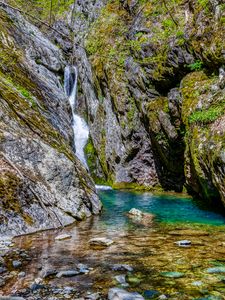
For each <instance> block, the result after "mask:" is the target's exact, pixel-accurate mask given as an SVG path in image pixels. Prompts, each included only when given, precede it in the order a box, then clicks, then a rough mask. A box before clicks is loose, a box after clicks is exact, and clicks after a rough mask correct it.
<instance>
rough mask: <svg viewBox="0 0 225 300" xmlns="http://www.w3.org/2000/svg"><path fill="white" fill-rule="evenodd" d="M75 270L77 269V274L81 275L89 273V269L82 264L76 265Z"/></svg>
mask: <svg viewBox="0 0 225 300" xmlns="http://www.w3.org/2000/svg"><path fill="white" fill-rule="evenodd" d="M77 268H78V269H79V272H80V273H83V274H87V273H89V272H90V268H88V266H87V265H84V264H78V265H77Z"/></svg>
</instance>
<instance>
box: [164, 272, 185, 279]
mask: <svg viewBox="0 0 225 300" xmlns="http://www.w3.org/2000/svg"><path fill="white" fill-rule="evenodd" d="M160 275H161V276H163V277H169V278H181V277H183V276H184V273H181V272H162V273H160Z"/></svg>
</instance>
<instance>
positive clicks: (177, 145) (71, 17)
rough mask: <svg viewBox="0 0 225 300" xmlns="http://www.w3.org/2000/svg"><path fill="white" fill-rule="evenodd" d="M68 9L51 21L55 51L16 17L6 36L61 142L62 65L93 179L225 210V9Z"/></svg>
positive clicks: (79, 4)
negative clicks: (75, 73)
mask: <svg viewBox="0 0 225 300" xmlns="http://www.w3.org/2000/svg"><path fill="white" fill-rule="evenodd" d="M9 2H10V1H9ZM20 2H21V3H22V5H27V4H26V1H20ZM72 2H73V1H71V3H72ZM68 3H70V2H68ZM30 6H31V11H32V12H33V13H35V12H36V13H37V14H41V13H40V11H41V10H40V9H37V7H36V8H35V6H34V7H33V5H32V4H30ZM39 8H40V7H39ZM35 9H36V10H35ZM67 9H68V11H67V13H65V14H64V15H60V16H59V13H57V12H55V11H54V13H55V15H54V18H53V19H54V24H53V27H54V30H51V29H49V30H45V31H46V32H47V35H48V38H49V39H50V40H52V41H54V43H56V44H57V45H58V46H59V47H55V46H53V45H52V44H51V43H50V42H49V40H47V41H46V40H44V37H43V36H42V35H41V36H39V34H40V32H39V31H37V29H36V28H35V27H34V28H33V27H32V26H27V23H26V21H24V20H22V19H21V17H18V16H17V17H15V20H14V22H15V24H16V25H17V26H16V27H15V28H14V29H13V32H15V34H14V35H12V34H11V35H12V36H14V39H15V41H13V44H15V45H17V47H19V48H21V49H23V50H22V52H23V53H24V54H25V56H26V67H25V65H24V64H23V63H21V66H23V68H25V70H26V72H28V71H27V70H30V67H29V66H32V72H31V71H29V72H28V74H30V75H29V76H30V77H29V78H33V77H35V83H36V85H38V86H39V87H40V86H41V90H42V91H43V90H44V91H45V96H44V100H43V95H42V96H41V95H40V93H39V94H38V95H33V96H35V99H39V102H35V103H38V104H37V109H38V110H39V109H41V107H42V106H43V105H44V108H45V109H47V113H46V112H45V113H46V114H47V115H46V116H45V117H46V118H47V119H48V121H49V122H50V123H51V126H53V128H54V129H56V130H57V132H58V131H59V132H60V134H61V135H62V136H63V141H70V142H71V131H70V129H69V127H70V124H69V123H70V120H68V112H67V110H68V106H67V105H65V99H64V98H63V97H64V96H63V93H62V88H61V83H60V76H61V75H62V69H63V66H64V65H65V60H66V59H67V58H68V57H72V59H71V61H73V63H76V65H77V66H78V69H79V93H78V101H77V108H76V111H77V112H78V113H79V114H81V115H82V116H83V117H84V118H85V119H86V120H87V123H88V125H89V128H90V139H89V142H88V144H87V146H86V155H87V160H88V164H89V169H90V173H91V175H92V177H93V179H94V180H95V181H96V182H97V183H98V184H102V183H104V184H110V185H113V186H114V187H125V188H126V187H132V188H145V189H160V190H173V191H176V192H181V191H183V190H184V189H186V190H187V191H188V192H189V193H191V194H193V195H196V196H197V197H201V198H202V199H205V200H209V201H214V200H215V199H216V200H217V199H221V200H222V201H223V203H225V200H224V197H225V196H224V195H225V171H224V170H225V169H224V168H225V162H224V160H225V159H224V151H225V150H224V149H225V147H224V141H225V138H224V128H225V126H224V111H225V110H224V107H225V106H224V105H225V104H224V97H223V95H224V76H225V75H224V74H225V71H224V69H223V65H224V64H225V53H224V50H223V49H224V46H225V45H224V33H225V32H224V31H225V30H224V18H225V10H224V4H223V1H222V0H217V1H214V0H209V1H197V2H196V1H192V0H190V1H188V2H187V1H180V0H179V1H177V2H176V3H172V2H171V1H167V5H164V4H162V3H161V2H157V3H156V2H155V1H147V0H146V1H145V0H144V1H124V0H119V1H117V0H115V1H114V0H112V1H107V0H97V1H96V0H95V1H94V0H86V1H76V2H75V4H74V6H73V5H71V7H69V5H67ZM42 11H43V10H42ZM7 13H8V16H9V17H10V16H11V17H12V15H15V13H13V12H12V11H10V10H8V12H7ZM40 17H41V18H45V16H44V15H43V14H41V15H40ZM13 18H14V17H13ZM44 20H45V19H44ZM209 20H211V21H210V22H209ZM21 22H22V23H21ZM23 22H24V24H23ZM12 27H13V26H12ZM28 28H29V30H30V31H29V30H28ZM6 29H7V28H6ZM10 30H11V31H12V29H10ZM27 31H29V32H28V34H29V35H30V36H29V39H28V38H26V36H27ZM2 32H3V34H4V35H5V36H7V34H6V33H5V30H3V31H2ZM31 33H32V34H31ZM74 33H75V34H74ZM11 35H10V36H11ZM37 36H38V38H37ZM71 37H73V38H71ZM72 39H73V40H72ZM1 43H3V44H4V47H5V48H7V47H9V45H11V40H7V38H5V37H3V39H2V41H1ZM36 44H38V45H40V47H36V46H35V45H36ZM45 44H46V45H48V44H49V45H51V46H48V47H47V48H48V50H47V49H45V47H44V45H45ZM59 48H61V49H62V51H60V50H59ZM10 49H13V47H11V46H10ZM62 53H65V54H66V56H65V57H66V58H64V56H63V54H62ZM5 59H6V58H5ZM20 59H21V58H20ZM6 65H7V68H9V63H7V64H6ZM11 69H12V66H11ZM20 72H21V70H20ZM11 73H12V71H11ZM28 84H30V83H29V82H28ZM31 89H32V90H33V89H34V88H32V87H31ZM35 90H36V91H40V89H39V88H36V87H35ZM56 90H57V91H56ZM29 91H30V89H29ZM52 95H54V98H55V101H54V102H52V101H51V99H52ZM30 105H31V104H30ZM54 105H56V106H57V109H56V106H54ZM56 112H57V113H56ZM67 149H68V148H67ZM85 176H87V175H86V174H85ZM81 177H82V176H81ZM88 180H89V179H88ZM90 184H91V183H90ZM94 202H95V201H94ZM82 203H83V202H82Z"/></svg>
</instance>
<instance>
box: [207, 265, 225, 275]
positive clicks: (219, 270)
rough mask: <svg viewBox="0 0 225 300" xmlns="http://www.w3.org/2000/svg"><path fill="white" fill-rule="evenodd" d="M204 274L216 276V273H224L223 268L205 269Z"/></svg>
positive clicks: (224, 268)
mask: <svg viewBox="0 0 225 300" xmlns="http://www.w3.org/2000/svg"><path fill="white" fill-rule="evenodd" d="M206 272H207V273H209V274H214V273H215V274H216V273H225V267H213V268H208V269H206Z"/></svg>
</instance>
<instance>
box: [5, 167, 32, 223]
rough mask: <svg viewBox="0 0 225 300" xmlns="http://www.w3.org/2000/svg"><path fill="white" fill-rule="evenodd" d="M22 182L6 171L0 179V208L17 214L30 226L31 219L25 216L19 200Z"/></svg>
mask: <svg viewBox="0 0 225 300" xmlns="http://www.w3.org/2000/svg"><path fill="white" fill-rule="evenodd" d="M22 185H23V183H22V181H21V179H20V178H19V177H17V176H16V175H15V174H14V173H13V172H10V171H6V172H4V173H2V174H1V177H0V207H2V209H3V210H6V211H10V212H14V213H16V214H19V215H20V216H21V217H22V218H23V219H24V221H25V222H27V223H28V224H32V223H33V220H32V218H31V217H30V216H29V215H28V214H26V213H25V212H24V211H23V209H22V206H21V203H20V200H19V192H20V190H21V189H22Z"/></svg>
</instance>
